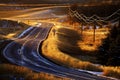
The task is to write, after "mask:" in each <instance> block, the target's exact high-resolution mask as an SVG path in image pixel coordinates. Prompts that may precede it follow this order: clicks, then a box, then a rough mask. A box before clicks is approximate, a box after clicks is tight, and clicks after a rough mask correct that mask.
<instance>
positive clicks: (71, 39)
mask: <svg viewBox="0 0 120 80" xmlns="http://www.w3.org/2000/svg"><path fill="white" fill-rule="evenodd" d="M54 30H56V31H55V33H54ZM106 31H107V32H108V29H101V30H100V29H99V30H97V31H96V41H95V43H94V44H93V41H92V40H93V36H92V35H93V32H92V30H88V31H84V32H83V36H81V35H80V32H79V31H75V30H74V29H70V28H63V27H61V28H57V27H54V28H53V29H52V30H51V32H50V34H49V36H48V39H47V40H45V41H44V42H43V46H42V51H43V55H44V56H46V57H47V58H49V59H50V60H52V61H53V62H55V63H58V64H61V65H63V66H67V67H73V68H78V69H84V70H91V71H102V72H103V75H105V76H111V77H116V78H120V77H119V76H120V68H119V67H107V66H102V65H101V66H99V65H98V66H97V65H95V64H93V63H91V62H95V63H97V59H96V57H95V55H96V50H97V47H99V46H100V44H101V39H103V38H105V37H106V34H107V32H106ZM98 36H99V37H98ZM93 53H94V54H93ZM73 54H75V55H77V56H78V57H77V58H76V56H75V57H73Z"/></svg>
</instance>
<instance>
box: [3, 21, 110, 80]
mask: <svg viewBox="0 0 120 80" xmlns="http://www.w3.org/2000/svg"><path fill="white" fill-rule="evenodd" d="M52 26H53V24H50V23H42V24H41V25H40V26H39V27H34V28H32V30H30V32H29V34H28V35H25V36H24V37H22V38H18V39H16V40H15V41H13V42H11V43H9V44H8V45H7V46H6V48H5V49H4V51H3V55H4V57H5V58H6V59H7V60H9V61H10V62H11V63H13V64H16V65H20V66H25V67H28V68H30V69H32V70H33V71H36V72H41V71H42V72H47V73H51V74H54V75H57V76H61V77H68V78H71V79H75V80H111V79H108V78H105V77H101V76H97V75H93V74H90V73H87V72H83V71H79V70H77V69H73V68H66V67H62V66H59V65H56V64H54V63H52V62H50V61H49V60H48V59H46V58H44V57H43V56H42V55H41V54H40V53H39V46H40V45H41V43H42V41H44V40H45V39H46V38H47V36H48V34H49V31H50V29H51V28H52Z"/></svg>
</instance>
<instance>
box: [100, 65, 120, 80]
mask: <svg viewBox="0 0 120 80" xmlns="http://www.w3.org/2000/svg"><path fill="white" fill-rule="evenodd" d="M102 68H103V70H104V71H103V75H104V76H109V77H115V78H118V79H120V67H110V66H107V67H106V66H102Z"/></svg>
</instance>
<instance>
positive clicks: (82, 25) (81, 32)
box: [81, 23, 83, 35]
mask: <svg viewBox="0 0 120 80" xmlns="http://www.w3.org/2000/svg"><path fill="white" fill-rule="evenodd" d="M82 34H83V23H82V24H81V35H82Z"/></svg>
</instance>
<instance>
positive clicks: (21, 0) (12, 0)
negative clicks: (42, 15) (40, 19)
mask: <svg viewBox="0 0 120 80" xmlns="http://www.w3.org/2000/svg"><path fill="white" fill-rule="evenodd" d="M90 2H93V3H94V2H95V3H120V0H0V3H90Z"/></svg>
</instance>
